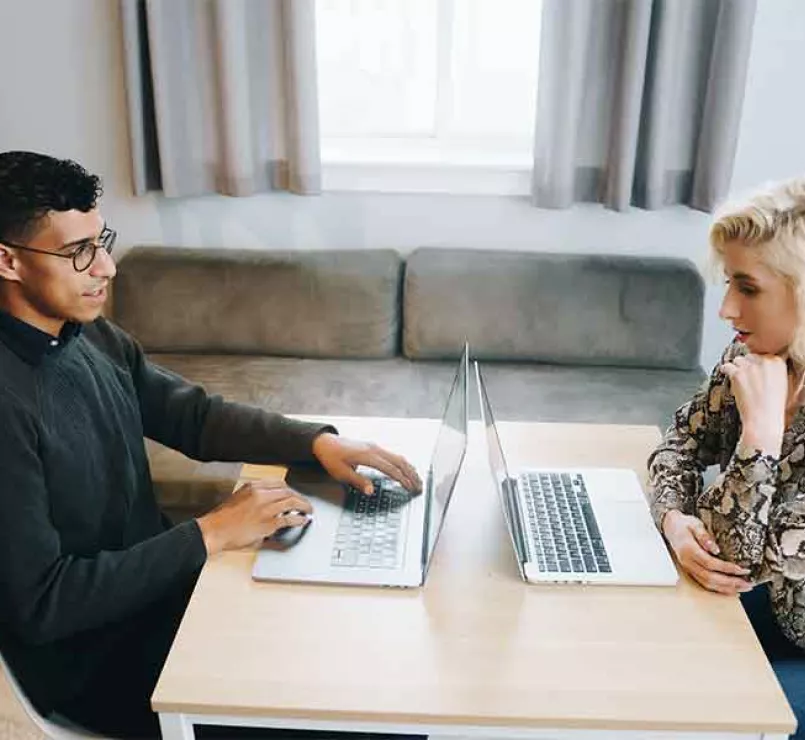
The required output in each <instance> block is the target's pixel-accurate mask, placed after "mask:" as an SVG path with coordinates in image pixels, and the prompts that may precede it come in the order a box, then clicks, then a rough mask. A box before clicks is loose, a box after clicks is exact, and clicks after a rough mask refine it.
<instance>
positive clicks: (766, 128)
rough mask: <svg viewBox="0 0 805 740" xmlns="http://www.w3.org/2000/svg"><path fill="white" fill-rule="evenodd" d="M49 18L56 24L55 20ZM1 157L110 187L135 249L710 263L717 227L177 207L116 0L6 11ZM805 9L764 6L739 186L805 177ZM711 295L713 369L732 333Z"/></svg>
mask: <svg viewBox="0 0 805 740" xmlns="http://www.w3.org/2000/svg"><path fill="white" fill-rule="evenodd" d="M45 18H47V19H48V20H47V22H45V21H44V19H45ZM0 28H2V29H4V31H6V33H4V34H3V39H2V42H0V70H2V72H0V149H34V150H39V151H44V152H48V153H51V154H54V155H56V156H64V157H70V158H72V159H76V160H78V161H80V162H81V163H82V164H84V165H85V166H86V167H87V168H88V169H90V170H93V171H95V172H98V173H99V174H101V175H102V176H103V177H104V181H105V185H106V196H105V198H104V202H103V209H104V213H105V215H106V218H107V220H108V221H109V223H110V224H113V225H114V226H115V228H117V229H118V231H119V232H120V234H121V242H122V243H123V244H149V243H150V244H166V245H182V246H238V247H240V246H242V247H266V246H267V247H271V248H298V249H326V248H335V247H353V248H360V247H393V248H396V249H398V250H399V251H401V252H403V253H406V252H408V251H410V250H412V249H414V248H415V247H417V246H422V245H428V246H440V245H444V246H448V245H451V246H470V247H484V248H513V249H532V250H558V251H561V250H566V251H575V252H590V251H599V252H606V253H621V254H649V255H662V256H672V255H678V256H684V257H688V258H690V259H692V260H694V261H696V262H697V263H698V264H700V265H701V264H702V262H703V260H704V257H705V254H706V235H707V226H708V222H709V217H708V215H707V214H702V213H698V212H696V211H692V210H689V209H685V208H671V209H667V210H663V211H655V212H647V211H641V210H639V209H635V210H633V211H632V212H630V213H629V214H626V215H624V214H619V213H614V212H611V211H607V210H605V209H603V208H601V207H599V206H580V207H576V208H574V209H572V210H569V211H547V210H538V209H535V208H532V207H531V206H530V205H529V204H528V202H527V201H526V200H525V199H512V198H493V197H484V196H461V197H459V196H432V195H421V196H413V195H363V194H327V195H323V196H321V197H307V198H303V197H298V196H292V195H288V194H272V195H264V196H255V197H252V198H245V199H232V198H226V197H223V196H210V197H206V198H196V199H179V200H167V199H164V198H160V197H158V196H155V195H151V196H148V197H146V198H134V197H133V196H131V195H130V167H129V162H128V157H129V153H128V139H127V130H126V123H125V97H124V90H123V74H122V54H121V51H120V31H119V22H118V3H117V0H26V1H25V2H24V3H23V2H15V1H14V0H5V1H4V2H2V3H0ZM803 63H805V3H802V1H801V0H773V1H772V0H763V1H762V2H759V3H758V12H757V19H756V26H755V37H754V45H753V50H752V55H751V58H750V68H749V80H748V86H747V93H746V100H745V105H744V117H743V121H742V127H741V135H740V141H739V146H738V154H737V160H736V166H735V174H734V184H735V186H736V187H738V188H746V187H750V186H752V185H754V184H757V183H759V182H762V181H764V180H768V179H774V178H779V177H783V176H786V175H790V174H794V173H797V172H802V171H805V145H803V142H801V140H800V137H799V136H798V133H799V129H800V128H801V127H802V123H803V119H805V103H803V96H802V95H801V94H799V93H798V90H799V88H800V86H801V76H800V75H799V74H798V68H799V67H800V66H801V65H802V64H803ZM719 294H720V290H719V289H718V288H717V287H714V288H712V289H710V290H709V291H708V297H707V303H708V305H707V307H706V323H705V340H704V347H703V352H702V362H703V364H704V365H705V366H706V367H709V366H710V365H712V364H713V362H715V360H716V359H717V357H718V354H719V352H720V350H721V348H722V347H723V345H724V344H725V343H726V341H727V340H728V337H729V333H728V331H727V330H726V328H725V327H723V326H722V325H721V324H720V322H719V321H718V319H717V317H716V310H717V303H718V299H719Z"/></svg>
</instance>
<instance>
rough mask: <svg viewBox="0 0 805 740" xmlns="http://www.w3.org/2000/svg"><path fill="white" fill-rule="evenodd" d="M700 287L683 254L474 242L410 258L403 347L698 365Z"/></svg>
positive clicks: (417, 352) (413, 352) (555, 359)
mask: <svg viewBox="0 0 805 740" xmlns="http://www.w3.org/2000/svg"><path fill="white" fill-rule="evenodd" d="M703 300H704V289H703V282H702V279H701V276H700V275H699V272H698V270H697V269H696V267H695V266H694V265H693V264H692V263H690V262H687V261H684V260H676V259H665V258H644V257H626V256H612V255H572V254H548V253H534V252H506V251H485V250H470V249H419V250H417V251H416V252H414V253H413V254H412V255H411V256H410V257H409V259H408V261H407V263H406V268H405V280H404V293H403V326H404V329H403V352H404V354H405V355H406V356H408V357H411V358H417V359H422V358H445V357H452V356H456V357H457V356H458V355H459V354H460V352H461V349H462V347H463V344H464V341H465V339H466V340H468V341H469V343H470V346H471V347H472V351H473V354H474V355H475V356H476V357H478V358H482V359H484V358H489V359H495V360H532V361H538V362H550V363H562V364H574V365H626V366H635V367H655V368H669V369H696V368H697V367H698V365H699V352H700V344H701V331H702V307H703Z"/></svg>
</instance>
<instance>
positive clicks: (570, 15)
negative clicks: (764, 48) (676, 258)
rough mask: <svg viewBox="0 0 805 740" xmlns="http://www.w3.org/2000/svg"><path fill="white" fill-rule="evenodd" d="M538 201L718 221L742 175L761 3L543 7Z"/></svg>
mask: <svg viewBox="0 0 805 740" xmlns="http://www.w3.org/2000/svg"><path fill="white" fill-rule="evenodd" d="M543 2H544V6H543V22H542V37H541V40H540V73H539V88H538V94H537V124H536V132H535V143H534V176H533V202H534V204H535V205H537V206H540V207H546V208H567V207H569V206H570V205H572V204H573V203H575V202H579V201H593V202H600V203H604V204H605V205H606V206H607V207H609V208H612V209H615V210H626V209H627V208H629V207H630V206H632V205H637V206H640V207H643V208H650V209H653V208H661V207H663V206H666V205H671V204H677V203H683V204H687V205H690V206H692V207H694V208H699V209H702V210H710V209H712V208H713V206H714V205H715V204H716V203H717V202H718V201H719V200H720V199H721V198H723V197H724V196H725V195H726V192H727V190H728V188H729V183H730V178H731V176H732V166H733V162H734V158H735V148H736V145H737V138H738V129H739V124H740V116H741V108H742V105H743V96H744V89H745V86H746V70H747V66H748V60H749V52H750V48H751V41H752V26H753V23H754V15H755V7H756V0H543Z"/></svg>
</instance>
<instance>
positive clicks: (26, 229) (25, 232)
mask: <svg viewBox="0 0 805 740" xmlns="http://www.w3.org/2000/svg"><path fill="white" fill-rule="evenodd" d="M102 192H103V188H102V187H101V180H100V178H99V177H98V176H97V175H91V174H90V173H89V172H87V171H86V170H85V169H84V168H83V167H82V166H81V165H80V164H77V163H76V162H73V161H72V160H69V159H56V158H55V157H49V156H48V155H46V154H38V153H36V152H0V243H2V242H3V241H4V240H6V239H7V240H8V241H11V242H13V241H25V240H26V239H28V238H30V237H31V236H32V235H33V233H35V232H36V230H37V228H38V226H39V223H40V221H41V220H42V219H43V218H44V217H45V216H46V215H47V214H48V212H49V211H70V210H77V211H82V212H83V213H86V212H87V211H91V210H92V209H93V208H95V205H96V204H97V202H98V199H99V198H100V196H101V194H102Z"/></svg>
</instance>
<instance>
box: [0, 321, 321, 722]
mask: <svg viewBox="0 0 805 740" xmlns="http://www.w3.org/2000/svg"><path fill="white" fill-rule="evenodd" d="M325 428H326V427H323V426H321V425H311V424H303V423H301V422H297V421H293V420H290V419H287V418H285V417H283V416H281V415H279V414H269V413H266V412H263V411H261V410H258V409H255V408H252V407H249V406H243V405H239V404H233V403H225V402H224V401H223V400H222V399H221V398H220V397H211V396H208V395H207V393H206V392H205V391H204V390H203V389H202V388H201V387H199V386H195V385H191V384H189V383H187V382H186V381H184V380H183V379H182V378H180V377H179V376H177V375H175V374H173V373H171V372H169V371H167V370H164V369H162V368H159V367H157V366H155V365H152V364H150V363H149V362H148V361H147V360H146V359H145V357H144V355H143V352H142V350H141V348H140V347H139V345H138V344H137V343H136V342H135V341H134V340H133V339H132V338H131V337H129V336H128V335H127V334H125V332H123V331H122V330H121V329H119V328H117V327H115V326H114V325H112V324H111V323H109V322H107V321H106V320H104V319H99V320H97V321H95V322H94V323H92V324H88V325H86V326H84V327H79V326H77V325H72V324H67V325H65V329H64V330H63V331H62V334H61V336H60V337H59V339H58V340H56V339H55V338H53V337H50V336H49V335H47V334H44V333H42V332H39V331H38V330H37V329H34V328H33V327H31V326H29V325H27V324H23V323H22V322H19V321H18V320H17V319H14V318H12V317H10V316H8V315H7V314H0V650H1V651H2V653H3V655H4V656H5V657H6V658H7V659H8V661H9V663H10V664H11V666H12V668H13V669H14V671H15V673H16V674H17V676H18V678H19V680H20V682H21V683H22V685H23V687H24V688H25V690H26V692H27V693H28V695H29V697H30V698H31V699H32V700H33V702H34V704H35V705H36V706H37V707H38V708H39V710H40V711H42V712H48V711H49V710H50V709H51V708H52V707H53V706H57V705H59V704H63V702H64V700H65V698H69V696H70V695H71V692H76V691H78V690H80V687H81V684H82V681H83V680H84V679H85V677H86V676H87V675H88V674H89V673H90V672H91V671H92V668H93V666H94V665H97V663H98V661H99V660H101V659H102V653H103V651H104V650H105V649H106V644H107V642H106V641H107V640H110V639H112V640H113V639H114V633H115V629H116V625H123V624H124V623H125V621H126V620H128V619H130V618H131V617H135V616H136V615H137V614H138V612H140V611H142V610H143V609H145V608H146V607H148V606H150V605H152V604H154V603H155V602H157V601H159V600H161V599H163V598H165V597H168V596H170V594H171V593H174V592H177V591H180V590H181V589H186V588H188V585H190V586H192V583H193V581H194V580H195V578H196V576H197V574H198V571H199V569H200V568H201V566H202V565H203V563H204V561H205V559H206V550H205V547H204V543H203V540H202V537H201V531H200V529H199V527H198V524H197V523H196V522H195V521H189V522H185V523H183V524H180V525H178V526H171V524H170V522H169V521H168V520H167V519H166V518H165V517H164V516H163V515H162V513H161V512H160V510H159V508H158V507H157V503H156V499H155V496H154V491H153V486H152V482H151V476H150V472H149V468H148V460H147V457H146V453H145V446H144V441H143V438H144V437H149V438H151V439H154V440H156V441H157V442H160V443H162V444H164V445H167V446H168V447H172V448H174V449H177V450H179V451H181V452H183V453H184V454H186V455H187V456H189V457H192V458H194V459H197V460H228V461H245V462H255V463H261V462H288V463H290V462H302V461H310V460H312V459H313V457H312V451H311V450H312V442H313V439H314V438H315V436H316V435H317V434H318V433H319V432H321V431H322V430H323V429H325ZM121 669H122V670H125V668H124V667H121Z"/></svg>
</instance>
